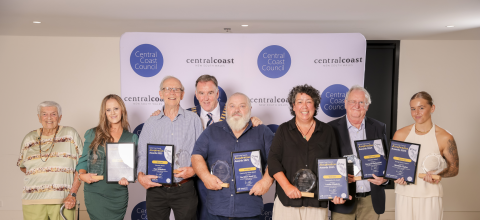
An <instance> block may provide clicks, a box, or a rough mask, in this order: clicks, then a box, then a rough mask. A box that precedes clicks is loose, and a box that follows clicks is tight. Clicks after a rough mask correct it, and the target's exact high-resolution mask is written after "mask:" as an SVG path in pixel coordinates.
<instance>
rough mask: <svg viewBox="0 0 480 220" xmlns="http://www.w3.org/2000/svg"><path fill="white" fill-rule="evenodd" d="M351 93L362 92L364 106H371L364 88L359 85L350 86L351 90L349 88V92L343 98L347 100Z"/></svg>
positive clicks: (368, 94)
mask: <svg viewBox="0 0 480 220" xmlns="http://www.w3.org/2000/svg"><path fill="white" fill-rule="evenodd" d="M352 91H362V92H363V93H364V94H365V105H366V106H369V105H370V104H372V99H371V98H370V93H368V91H367V90H366V89H365V88H363V87H361V86H359V85H354V86H352V88H350V90H348V92H347V95H346V96H345V99H348V96H349V95H350V92H352Z"/></svg>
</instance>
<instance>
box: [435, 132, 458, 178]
mask: <svg viewBox="0 0 480 220" xmlns="http://www.w3.org/2000/svg"><path fill="white" fill-rule="evenodd" d="M444 155H445V159H446V161H447V165H448V166H447V168H446V169H445V170H443V171H442V172H440V173H439V174H438V175H440V176H442V177H454V176H456V175H457V174H458V170H459V159H458V151H457V144H456V143H455V140H454V139H453V138H452V139H450V140H448V147H447V149H446V151H444Z"/></svg>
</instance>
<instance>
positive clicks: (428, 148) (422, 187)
mask: <svg viewBox="0 0 480 220" xmlns="http://www.w3.org/2000/svg"><path fill="white" fill-rule="evenodd" d="M405 142H410V143H417V144H420V145H421V146H420V155H419V157H418V165H417V166H418V167H417V173H416V175H415V178H416V180H415V184H410V185H405V186H404V185H400V184H395V193H396V194H399V195H402V196H408V197H443V187H442V184H441V183H438V184H432V183H427V182H425V181H423V179H422V178H419V177H418V174H419V173H424V172H425V171H423V169H422V164H423V161H424V160H425V157H426V156H427V155H429V154H432V153H434V154H440V149H439V148H438V143H437V137H436V136H435V124H433V127H432V129H430V131H429V132H428V133H427V134H424V135H418V134H416V133H415V124H414V125H413V126H412V130H410V133H409V134H408V136H407V138H406V139H405Z"/></svg>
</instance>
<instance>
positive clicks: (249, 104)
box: [227, 92, 252, 108]
mask: <svg viewBox="0 0 480 220" xmlns="http://www.w3.org/2000/svg"><path fill="white" fill-rule="evenodd" d="M237 95H241V96H243V97H245V99H247V103H248V107H249V108H251V107H252V102H251V101H250V98H248V96H247V95H245V94H243V93H241V92H236V93H233V94H232V95H231V96H230V97H228V100H230V98H232V97H234V96H237ZM228 100H227V103H228Z"/></svg>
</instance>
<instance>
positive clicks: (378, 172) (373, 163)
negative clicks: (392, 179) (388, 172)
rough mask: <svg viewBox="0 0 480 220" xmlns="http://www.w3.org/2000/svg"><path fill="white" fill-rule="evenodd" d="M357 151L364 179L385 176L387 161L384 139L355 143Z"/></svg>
mask: <svg viewBox="0 0 480 220" xmlns="http://www.w3.org/2000/svg"><path fill="white" fill-rule="evenodd" d="M355 150H356V151H357V155H358V158H359V159H360V162H361V163H360V165H361V166H362V169H361V177H362V179H374V177H373V175H375V176H378V177H383V176H385V168H386V166H387V159H386V157H385V150H384V147H383V141H382V139H375V140H361V141H355Z"/></svg>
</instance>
